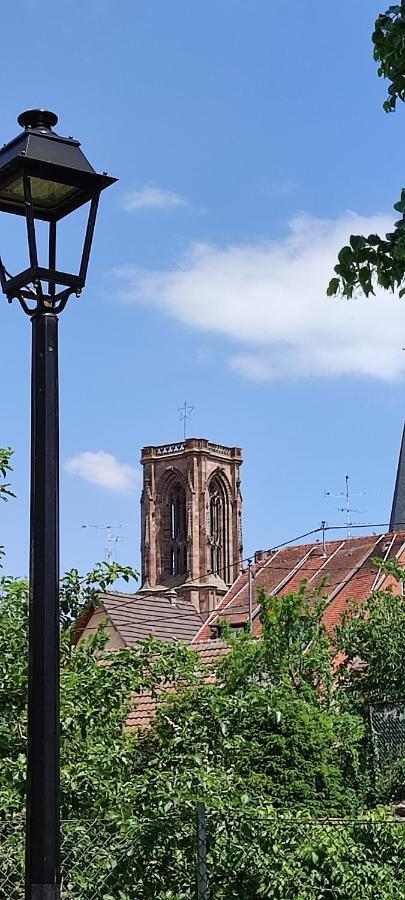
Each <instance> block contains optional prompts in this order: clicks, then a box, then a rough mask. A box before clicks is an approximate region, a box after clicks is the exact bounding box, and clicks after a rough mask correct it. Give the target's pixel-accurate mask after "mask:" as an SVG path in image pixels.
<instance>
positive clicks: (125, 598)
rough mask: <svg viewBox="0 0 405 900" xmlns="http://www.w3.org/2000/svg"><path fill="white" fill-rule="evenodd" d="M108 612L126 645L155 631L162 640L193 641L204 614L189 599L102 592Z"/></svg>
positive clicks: (128, 645) (102, 601) (102, 599)
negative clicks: (201, 615)
mask: <svg viewBox="0 0 405 900" xmlns="http://www.w3.org/2000/svg"><path fill="white" fill-rule="evenodd" d="M100 601H101V603H102V605H103V607H104V609H105V611H106V614H107V616H108V618H109V620H110V622H111V624H112V625H113V626H114V628H115V629H116V631H117V632H118V634H119V636H120V637H121V639H122V640H123V642H124V644H125V646H127V647H133V646H134V644H136V643H137V641H142V640H144V639H145V638H147V637H149V636H150V635H153V637H156V638H159V640H161V641H174V640H177V641H185V642H186V643H190V641H191V640H192V638H193V637H194V635H195V634H196V633H197V631H198V629H199V628H200V627H201V617H200V616H199V615H198V613H197V612H196V610H195V608H194V606H193V604H192V603H190V602H189V601H187V600H180V599H177V600H176V601H174V602H173V601H171V599H170V598H168V597H165V596H159V595H156V594H147V595H144V594H118V593H107V594H100Z"/></svg>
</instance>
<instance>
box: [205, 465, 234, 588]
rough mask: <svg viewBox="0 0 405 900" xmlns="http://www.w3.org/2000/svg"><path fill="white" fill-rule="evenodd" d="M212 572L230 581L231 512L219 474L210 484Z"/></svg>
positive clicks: (227, 581)
mask: <svg viewBox="0 0 405 900" xmlns="http://www.w3.org/2000/svg"><path fill="white" fill-rule="evenodd" d="M209 498H210V544H211V572H212V574H213V575H219V576H220V578H222V579H223V580H224V581H225V582H226V583H229V581H230V577H229V512H228V498H227V494H226V491H225V488H224V485H223V483H222V480H221V478H219V476H217V475H216V476H214V478H213V479H212V480H211V482H210V485H209Z"/></svg>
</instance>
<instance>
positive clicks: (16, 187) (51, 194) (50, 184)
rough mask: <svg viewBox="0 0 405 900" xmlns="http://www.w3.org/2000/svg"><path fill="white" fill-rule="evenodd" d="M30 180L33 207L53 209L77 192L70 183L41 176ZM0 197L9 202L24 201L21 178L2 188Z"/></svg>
mask: <svg viewBox="0 0 405 900" xmlns="http://www.w3.org/2000/svg"><path fill="white" fill-rule="evenodd" d="M30 180H31V196H32V201H33V205H34V207H35V206H38V207H42V208H45V209H53V208H54V207H57V206H58V205H59V203H61V202H63V201H64V200H66V199H67V198H68V197H72V196H73V194H75V193H76V192H77V188H76V187H72V185H71V184H60V183H59V182H58V181H46V180H45V179H43V178H31V179H30ZM0 197H3V198H4V199H5V200H8V201H9V202H10V203H13V202H14V203H24V185H23V179H22V178H17V179H16V181H13V182H12V183H11V184H9V185H7V187H5V188H3V189H2V190H1V192H0Z"/></svg>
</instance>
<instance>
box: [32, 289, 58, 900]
mask: <svg viewBox="0 0 405 900" xmlns="http://www.w3.org/2000/svg"><path fill="white" fill-rule="evenodd" d="M28 685H29V687H28V758H27V834H26V898H27V900H58V898H59V885H60V875H59V870H60V865H59V852H60V822H59V769H60V759H59V755H60V754H59V408H58V317H57V315H56V314H55V313H53V312H52V310H49V309H46V307H44V308H42V309H41V310H39V311H38V313H37V314H35V315H33V317H32V373H31V525H30V609H29V674H28Z"/></svg>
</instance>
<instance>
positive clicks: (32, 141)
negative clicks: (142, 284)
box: [0, 109, 116, 900]
mask: <svg viewBox="0 0 405 900" xmlns="http://www.w3.org/2000/svg"><path fill="white" fill-rule="evenodd" d="M57 121H58V117H57V116H56V115H55V113H52V112H48V111H47V110H43V109H35V110H28V111H27V112H25V113H22V114H21V115H20V116H19V118H18V122H19V124H20V125H21V126H22V127H23V129H24V130H23V131H22V132H21V133H20V134H19V135H18V136H17V137H16V138H14V140H12V141H10V142H9V143H8V144H5V145H4V146H3V147H2V148H1V149H0V212H4V213H13V214H15V215H19V216H21V217H24V218H25V220H26V228H27V242H28V255H29V266H28V268H25V269H23V270H22V271H21V272H19V273H18V274H17V275H14V276H12V275H10V274H9V272H8V271H7V269H6V268H5V266H4V264H3V262H2V260H1V259H0V286H1V289H2V291H3V293H4V294H5V295H6V297H7V299H8V301H9V302H10V303H11V301H12V300H14V299H17V300H18V301H19V303H20V305H21V307H22V308H23V310H24V312H25V313H26V314H27V315H28V316H30V318H31V321H32V376H31V526H30V598H29V665H28V754H27V823H26V859H25V897H26V900H59V897H60V859H59V857H60V811H59V810H60V790H59V773H60V751H59V663H60V660H59V408H58V314H59V313H60V312H62V310H63V309H64V308H65V306H66V304H67V301H68V299H69V297H71V296H72V295H74V294H75V295H76V296H77V297H79V296H80V294H81V291H82V288H83V287H84V285H85V282H86V275H87V268H88V263H89V258H90V250H91V245H92V239H93V233H94V226H95V221H96V215H97V208H98V202H99V197H100V193H101V191H102V190H104V188H106V187H109V185H111V184H113V183H114V181H116V179H115V178H111V177H110V176H108V175H107V173H106V172H103V174H102V175H100V174H98V173H97V172H96V171H95V169H93V167H92V166H91V165H90V163H89V161H88V160H87V159H86V157H85V156H84V154H83V152H82V151H81V149H80V143H79V141H76V140H74V139H73V138H65V137H61V136H60V135H59V134H56V132H55V131H53V126H55V125H56V124H57ZM87 204H89V214H88V221H87V227H86V230H85V236H84V242H83V251H82V256H81V262H80V266H79V271H78V274H71V273H69V272H63V271H60V270H58V268H57V265H56V255H57V254H56V250H57V247H56V232H57V224H58V222H59V221H60V220H61V219H63V218H64V217H66V216H67V215H69V214H70V213H72V212H74V211H75V210H76V209H79V207H82V206H85V205H87ZM38 219H39V220H40V221H43V222H46V223H48V224H49V253H48V259H47V260H46V264H45V265H40V263H39V259H38V249H37V241H36V232H35V225H36V220H38Z"/></svg>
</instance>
